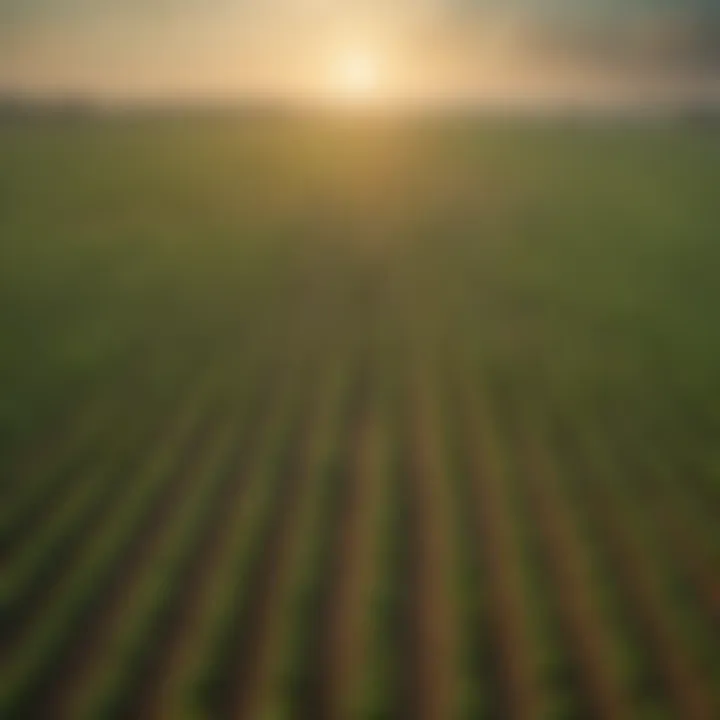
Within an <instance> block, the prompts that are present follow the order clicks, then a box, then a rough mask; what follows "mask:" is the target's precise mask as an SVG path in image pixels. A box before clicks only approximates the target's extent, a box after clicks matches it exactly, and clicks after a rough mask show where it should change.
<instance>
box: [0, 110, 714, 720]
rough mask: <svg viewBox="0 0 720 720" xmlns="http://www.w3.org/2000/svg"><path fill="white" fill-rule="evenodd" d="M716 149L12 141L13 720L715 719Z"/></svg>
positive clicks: (229, 128) (231, 139)
mask: <svg viewBox="0 0 720 720" xmlns="http://www.w3.org/2000/svg"><path fill="white" fill-rule="evenodd" d="M719 273H720V134H718V132H717V128H716V127H710V126H704V127H701V126H700V125H698V126H695V127H693V126H691V125H690V124H685V125H683V124H681V123H676V124H671V123H660V122H651V121H648V122H647V123H642V122H633V123H621V122H605V123H602V122H600V121H597V122H590V121H584V122H574V123H572V122H561V121H544V122H543V121H534V122H531V121H520V120H516V121H511V122H507V123H504V124H503V123H500V122H499V121H497V120H490V119H486V120H480V119H476V118H471V117H454V118H453V117H444V118H440V117H436V118H430V117H426V118H420V117H415V118H410V117H403V118H401V117H380V116H377V117H372V116H368V117H364V118H363V117H351V116H350V115H348V116H347V117H343V116H341V115H338V116H330V115H326V116H321V115H318V116H316V117H310V116H305V117H294V118H291V117H285V118H283V117H249V116H248V117H241V116H238V117H233V116H224V117H221V116H215V117H213V116H202V115H195V116H189V115H188V116H185V117H182V116H165V117H162V116H157V117H151V116H146V117H144V116H134V115H129V116H112V115H108V116H107V117H87V118H81V117H75V118H71V117H65V118H63V117H54V118H50V117H48V118H34V119H30V120H24V121H21V120H18V119H14V120H13V119H7V118H6V119H5V120H3V121H1V122H0V378H2V394H1V395H0V610H1V612H0V638H1V642H0V717H3V718H13V719H14V718H18V719H23V720H25V719H27V718H43V719H50V720H54V719H55V718H69V719H75V718H88V719H94V718H147V719H154V718H163V719H172V720H175V719H177V720H182V719H183V718H188V719H194V718H197V719H200V718H208V719H210V718H223V719H224V718H250V719H255V718H259V719H263V720H265V719H268V720H269V719H273V720H275V719H280V718H319V719H323V718H328V719H334V718H338V719H343V718H413V719H415V718H418V719H420V720H424V719H427V720H445V719H446V718H468V719H469V718H548V719H550V718H553V719H554V718H557V719H558V720H559V719H560V718H563V719H567V720H570V719H571V718H578V719H579V718H648V719H649V718H681V719H683V720H685V719H688V720H693V719H697V720H701V719H705V718H706V719H708V720H711V719H712V718H717V717H719V716H720V279H719V278H718V275H719Z"/></svg>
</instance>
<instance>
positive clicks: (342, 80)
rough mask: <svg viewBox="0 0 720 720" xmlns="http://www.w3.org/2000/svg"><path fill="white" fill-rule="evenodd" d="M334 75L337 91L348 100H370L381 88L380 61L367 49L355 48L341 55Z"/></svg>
mask: <svg viewBox="0 0 720 720" xmlns="http://www.w3.org/2000/svg"><path fill="white" fill-rule="evenodd" d="M334 75H335V79H334V85H335V90H336V92H337V93H338V94H339V95H341V96H342V97H344V98H346V99H348V100H369V99H371V98H372V97H374V96H375V95H376V94H377V92H378V90H379V88H380V80H381V72H380V64H379V61H378V59H377V58H376V57H375V56H374V55H373V54H372V53H370V52H368V51H365V50H353V51H351V52H346V53H345V54H343V55H341V56H340V57H339V58H338V60H337V64H336V68H335V73H334Z"/></svg>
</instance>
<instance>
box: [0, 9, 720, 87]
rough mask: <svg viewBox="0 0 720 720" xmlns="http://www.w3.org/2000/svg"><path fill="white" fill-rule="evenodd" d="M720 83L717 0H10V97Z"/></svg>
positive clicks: (6, 31) (2, 18)
mask: <svg viewBox="0 0 720 720" xmlns="http://www.w3.org/2000/svg"><path fill="white" fill-rule="evenodd" d="M718 88H720V0H0V92H5V93H17V92H24V93H30V94H34V93H37V94H47V93H50V94H60V95H62V94H70V95H73V94H79V95H90V96H99V97H105V98H119V99H128V98H176V97H180V98H183V97H193V98H194V97H199V98H203V97H221V98H225V97H229V98H236V97H239V98H244V97H256V96H269V97H276V96H279V97H291V98H295V97H297V98H300V99H308V98H321V99H322V98H325V99H332V98H333V97H336V96H342V95H343V94H347V95H351V94H353V93H356V94H358V95H359V94H360V93H361V92H364V93H365V94H366V95H368V96H369V95H371V94H372V95H374V96H375V98H376V99H378V98H384V99H392V98H396V99H397V98H408V99H413V98H425V99H428V98H429V99H443V98H446V99H447V98H471V99H472V98H480V99H483V98H485V99H487V98H498V97H499V98H505V97H512V96H522V97H546V96H547V97H560V98H563V97H565V96H568V97H570V96H573V95H582V94H583V93H585V94H588V95H593V94H596V95H597V94H599V95H604V96H606V97H618V98H622V97H636V96H637V95H638V92H641V93H644V94H646V95H648V96H652V95H653V93H656V94H662V93H665V92H669V93H672V94H678V93H680V94H683V93H684V94H688V95H692V94H693V93H696V92H697V93H700V94H702V93H706V92H709V93H715V92H717V91H718ZM718 95H719V96H720V93H718Z"/></svg>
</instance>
